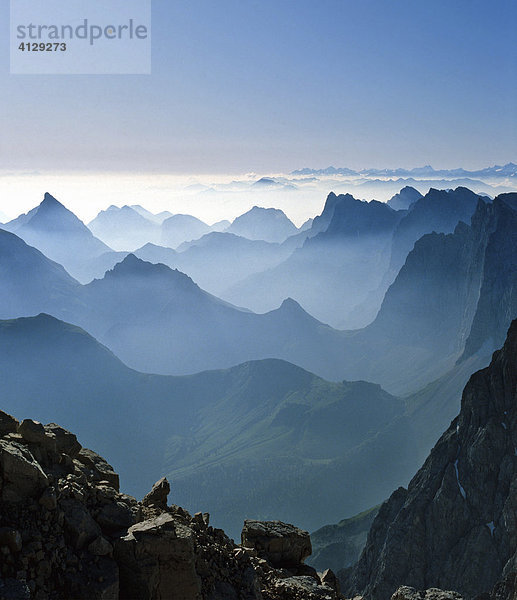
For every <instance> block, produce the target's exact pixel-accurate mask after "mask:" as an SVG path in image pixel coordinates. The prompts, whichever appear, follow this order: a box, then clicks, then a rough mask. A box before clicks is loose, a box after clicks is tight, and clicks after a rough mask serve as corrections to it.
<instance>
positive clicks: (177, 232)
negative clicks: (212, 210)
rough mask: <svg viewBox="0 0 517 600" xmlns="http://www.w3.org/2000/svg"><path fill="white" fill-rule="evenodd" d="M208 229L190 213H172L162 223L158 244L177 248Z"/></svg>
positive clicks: (198, 236)
mask: <svg viewBox="0 0 517 600" xmlns="http://www.w3.org/2000/svg"><path fill="white" fill-rule="evenodd" d="M209 231H210V226H209V225H207V224H206V223H203V221H201V219H198V218H196V217H193V216H192V215H172V217H168V218H167V219H165V220H164V221H163V223H162V228H161V236H160V245H162V246H168V247H169V248H177V247H178V246H179V245H180V244H182V243H183V242H189V241H191V240H197V239H198V238H200V237H201V236H202V235H205V233H208V232H209ZM148 241H151V240H148Z"/></svg>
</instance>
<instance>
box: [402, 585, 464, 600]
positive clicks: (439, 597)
mask: <svg viewBox="0 0 517 600" xmlns="http://www.w3.org/2000/svg"><path fill="white" fill-rule="evenodd" d="M391 600H463V596H461V595H460V594H458V592H450V591H444V590H439V589H437V588H430V589H428V590H424V591H419V590H415V588H412V587H408V586H402V587H400V588H399V589H398V590H397V591H396V592H395V593H394V594H393V596H392V597H391Z"/></svg>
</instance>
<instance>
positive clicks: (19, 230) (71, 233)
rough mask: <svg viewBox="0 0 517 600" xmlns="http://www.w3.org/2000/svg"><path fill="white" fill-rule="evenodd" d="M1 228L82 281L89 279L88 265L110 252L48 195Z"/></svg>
mask: <svg viewBox="0 0 517 600" xmlns="http://www.w3.org/2000/svg"><path fill="white" fill-rule="evenodd" d="M2 229H4V230H6V231H10V232H12V233H15V234H16V235H17V236H18V237H21V238H22V239H23V240H25V242H27V244H29V245H31V246H35V247H36V248H38V250H41V252H43V254H45V256H47V257H48V258H50V259H52V260H54V261H56V262H58V263H59V264H61V265H63V266H64V267H65V269H66V270H67V271H68V272H69V273H70V275H72V276H73V277H75V278H76V279H78V280H80V281H84V280H85V279H87V278H85V277H84V273H85V270H87V269H88V263H89V262H90V261H91V260H93V259H95V258H96V257H98V256H100V255H101V254H103V253H104V252H108V251H110V250H111V248H109V247H108V246H107V245H106V244H104V243H103V242H101V241H100V240H99V239H97V238H96V237H95V236H94V235H93V234H92V232H91V231H90V230H89V229H88V227H86V225H85V224H84V223H83V222H82V221H80V220H79V219H78V218H77V217H76V216H75V215H74V213H72V212H71V211H69V210H68V209H67V208H65V207H64V206H63V205H62V204H61V203H60V202H58V201H57V200H56V199H55V198H54V197H53V196H51V195H50V194H49V193H46V194H45V196H44V198H43V201H42V202H41V204H40V205H39V206H37V207H36V208H33V209H32V210H31V211H29V212H28V213H27V214H24V215H21V216H19V217H18V218H16V219H14V220H13V221H10V222H9V223H6V224H5V225H2Z"/></svg>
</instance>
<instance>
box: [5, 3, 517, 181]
mask: <svg viewBox="0 0 517 600" xmlns="http://www.w3.org/2000/svg"><path fill="white" fill-rule="evenodd" d="M0 17H1V22H2V40H3V41H2V42H1V54H0V66H1V69H0V89H1V94H0V114H1V118H2V135H1V142H0V159H1V162H2V167H3V168H4V169H5V168H8V169H28V170H44V169H50V170H76V169H86V170H94V171H100V170H111V169H112V170H119V169H129V170H137V171H144V172H145V171H148V170H150V171H165V172H173V173H200V172H201V173H203V172H204V173H237V172H247V171H257V172H261V171H262V172H264V171H273V172H279V171H290V170H292V169H296V168H300V167H303V166H315V167H323V166H327V165H329V164H334V165H336V166H350V167H354V168H362V167H367V166H378V167H384V166H387V167H395V166H407V167H413V166H417V165H421V164H426V163H430V164H432V165H433V166H435V167H456V166H464V167H466V168H477V167H482V166H486V165H489V164H494V163H502V162H508V161H510V160H514V161H515V160H516V158H517V101H516V98H517V43H516V41H515V23H517V3H516V2H515V0H496V1H495V2H487V1H486V0H483V1H479V0H447V1H445V0H432V1H431V0H428V1H426V2H424V1H421V0H406V1H402V0H393V1H390V2H386V1H385V0H360V1H359V0H354V1H350V0H310V1H309V0H296V1H295V0H290V1H286V0H262V1H260V2H258V1H255V0H188V1H174V0H173V1H171V0H153V29H152V40H153V64H152V69H153V73H152V75H150V76H145V75H140V76H128V75H120V76H112V75H99V76H79V75H73V76H63V75H60V76H34V75H9V72H8V70H9V56H8V41H7V40H8V33H9V13H8V6H7V2H5V3H2V8H1V12H0Z"/></svg>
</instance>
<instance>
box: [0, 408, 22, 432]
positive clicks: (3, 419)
mask: <svg viewBox="0 0 517 600" xmlns="http://www.w3.org/2000/svg"><path fill="white" fill-rule="evenodd" d="M17 429H18V421H17V420H16V419H15V418H14V417H11V415H8V414H7V413H5V412H4V411H2V410H0V436H4V435H6V434H8V433H15V432H16V431H17Z"/></svg>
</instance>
